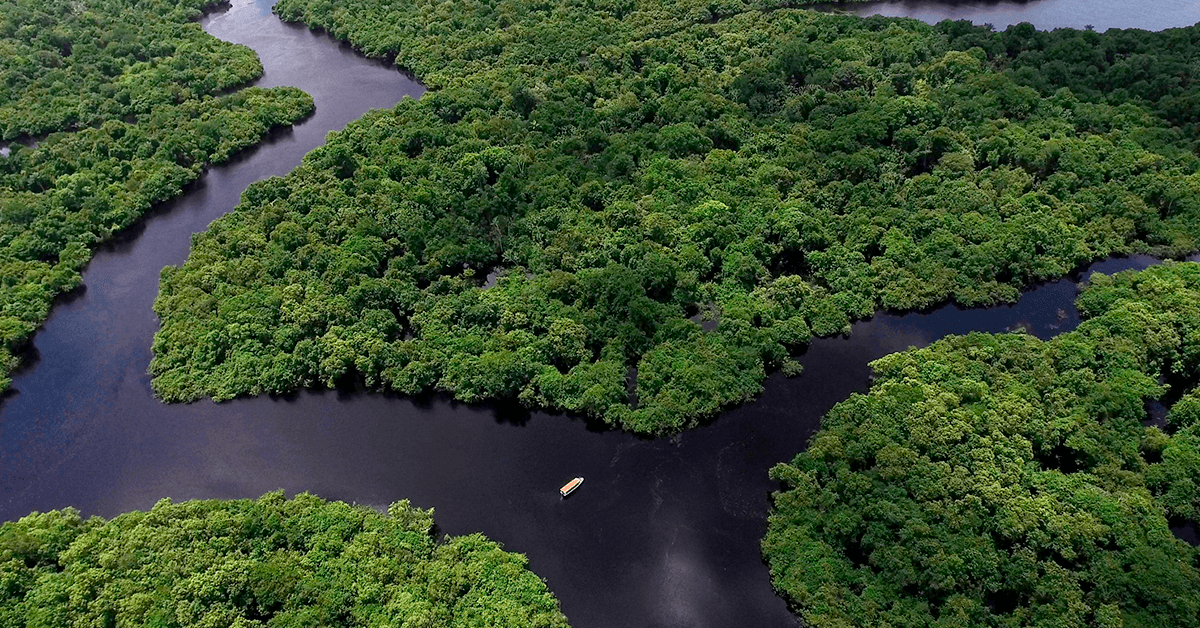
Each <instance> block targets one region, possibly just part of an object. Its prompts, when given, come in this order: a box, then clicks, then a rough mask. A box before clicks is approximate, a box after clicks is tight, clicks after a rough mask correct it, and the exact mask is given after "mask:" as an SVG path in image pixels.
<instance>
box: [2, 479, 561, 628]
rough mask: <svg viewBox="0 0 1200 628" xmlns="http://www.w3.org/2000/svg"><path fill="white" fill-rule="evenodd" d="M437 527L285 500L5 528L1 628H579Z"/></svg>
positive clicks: (44, 517) (421, 514) (523, 580)
mask: <svg viewBox="0 0 1200 628" xmlns="http://www.w3.org/2000/svg"><path fill="white" fill-rule="evenodd" d="M433 528H434V523H433V511H432V510H428V511H425V510H420V509H418V508H413V507H412V506H411V505H409V503H408V502H407V501H402V502H399V503H396V504H393V505H392V506H391V508H389V509H388V511H387V514H381V513H378V512H375V511H374V510H371V509H369V508H364V507H357V506H349V505H347V504H345V503H342V502H326V501H323V500H321V499H319V498H317V497H313V496H312V495H306V494H302V495H297V496H296V497H295V498H294V499H292V500H287V499H285V498H284V496H283V492H282V491H279V492H275V493H268V494H267V495H264V496H263V497H261V498H259V499H258V500H236V501H219V500H209V501H190V502H184V503H180V504H173V503H171V502H170V500H163V501H161V502H159V503H158V504H156V505H155V506H154V508H153V509H151V510H150V511H148V512H131V513H126V514H123V515H121V516H119V517H116V518H114V519H112V520H110V521H104V520H102V519H100V518H98V517H93V518H90V519H82V518H80V516H79V513H78V512H76V511H73V510H69V509H68V510H62V511H51V512H48V513H34V514H31V515H29V516H27V517H24V518H22V519H21V520H20V521H16V522H8V523H5V524H3V526H0V624H3V625H4V626H9V627H14V628H15V627H18V626H28V627H30V628H33V627H38V628H58V627H62V628H66V627H67V626H161V627H178V628H185V627H188V626H195V627H197V628H199V627H205V628H222V627H229V628H252V627H254V626H272V627H276V628H312V627H314V626H363V627H367V626H371V627H378V626H395V627H401V626H403V627H408V626H412V627H423V626H445V627H451V628H476V627H477V628H484V627H492V628H508V627H512V626H522V627H528V628H565V627H566V626H567V621H566V618H565V617H564V616H563V614H562V613H561V612H560V611H559V609H558V602H557V601H556V600H555V599H554V596H553V595H551V593H550V592H549V591H548V590H547V589H546V585H545V583H544V582H542V580H541V579H540V578H538V577H537V575H535V574H534V573H532V572H530V571H529V570H528V568H527V566H526V560H525V557H524V556H521V555H520V554H512V553H509V552H505V551H503V550H502V549H501V547H500V546H499V544H497V543H495V542H493V541H489V540H488V539H486V538H484V537H483V536H482V535H479V534H473V535H470V536H461V537H453V538H451V537H446V538H445V539H443V540H441V541H438V540H435V539H434V536H433Z"/></svg>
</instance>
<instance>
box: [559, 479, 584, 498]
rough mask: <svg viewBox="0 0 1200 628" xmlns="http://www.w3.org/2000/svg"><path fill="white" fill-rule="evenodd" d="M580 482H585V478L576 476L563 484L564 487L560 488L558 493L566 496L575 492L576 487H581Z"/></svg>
mask: <svg viewBox="0 0 1200 628" xmlns="http://www.w3.org/2000/svg"><path fill="white" fill-rule="evenodd" d="M580 484H583V478H575V479H574V480H571V481H570V482H567V483H566V484H563V487H562V488H560V489H558V494H559V495H562V496H563V497H566V496H567V495H570V494H571V493H572V492H574V491H575V489H577V488H579V485H580Z"/></svg>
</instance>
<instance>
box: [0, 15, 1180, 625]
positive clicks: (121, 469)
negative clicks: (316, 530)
mask: <svg viewBox="0 0 1200 628" xmlns="http://www.w3.org/2000/svg"><path fill="white" fill-rule="evenodd" d="M1068 4H1069V5H1070V6H1071V9H1070V10H1069V11H1068V10H1067V9H1066V6H1067V5H1068ZM1043 5H1045V7H1059V8H1058V9H1056V11H1058V13H1053V12H1051V13H1041V14H1038V13H1034V11H1035V10H1036V9H1038V7H1042V6H1043ZM269 6H270V0H237V1H235V2H234V3H233V4H232V5H231V6H228V7H226V8H224V9H222V10H218V11H217V12H215V13H212V14H209V15H208V16H206V17H205V18H204V20H203V22H202V23H203V25H204V27H205V29H206V30H208V31H209V32H210V33H212V34H214V35H216V36H217V37H220V38H222V39H226V40H229V41H234V42H238V43H244V44H247V45H249V46H250V47H252V48H253V49H254V50H255V51H256V52H258V54H259V56H260V57H261V58H262V61H263V65H264V66H265V68H266V73H265V75H264V77H263V78H262V79H261V80H260V81H259V82H258V84H260V85H265V86H271V85H294V86H296V87H299V88H301V89H303V90H305V91H307V92H309V93H310V94H312V95H313V96H314V98H315V99H316V112H315V114H314V115H313V116H311V117H309V118H308V119H306V120H305V121H303V122H302V123H301V124H298V125H297V126H296V127H295V128H294V129H292V130H290V131H287V132H283V133H278V134H275V135H273V136H272V137H271V138H270V140H269V141H267V142H265V143H264V144H262V145H260V146H259V147H257V148H255V149H253V150H250V151H247V152H246V153H245V154H244V155H242V156H241V157H240V158H239V159H238V160H236V161H234V162H232V163H229V164H226V165H224V166H220V167H216V168H212V169H210V170H209V172H208V173H207V174H206V175H205V176H204V177H203V178H202V179H201V180H200V181H199V182H198V183H197V184H196V185H195V186H193V187H192V188H191V189H190V191H189V192H188V193H187V194H185V195H184V196H183V197H181V198H180V199H178V200H176V201H174V202H172V203H169V204H167V205H166V206H164V207H163V208H162V209H161V210H160V211H157V212H155V213H154V214H153V215H152V216H150V217H148V218H147V219H146V220H144V221H143V223H142V225H141V226H139V227H137V228H135V229H133V230H131V231H130V232H129V233H128V234H127V235H126V236H125V237H123V238H121V240H120V241H118V242H116V243H114V244H112V245H110V246H108V247H105V248H104V249H102V250H100V251H98V252H97V254H96V256H95V259H94V260H93V261H92V263H91V265H90V266H89V267H88V268H87V270H86V272H85V273H84V282H85V284H86V288H85V289H83V290H80V291H77V292H76V293H73V294H72V295H70V298H68V299H65V300H63V301H61V302H60V303H58V304H57V305H56V306H55V308H54V310H53V312H52V314H51V317H50V319H49V321H48V322H47V323H46V325H45V326H44V328H43V329H42V330H41V331H39V332H38V334H37V335H36V337H35V338H34V341H33V348H32V349H31V356H30V357H29V359H28V365H27V367H26V368H24V369H23V370H22V371H21V372H19V373H18V374H17V375H16V377H15V378H14V386H13V388H14V390H15V392H12V393H10V394H9V395H8V396H6V398H4V399H3V401H0V520H9V519H15V518H18V517H20V516H22V515H24V514H26V513H28V512H30V511H33V510H40V511H44V510H49V509H54V508H62V507H66V506H74V507H76V508H78V509H79V510H81V511H82V512H83V513H84V514H85V515H91V514H97V515H101V516H105V517H111V516H114V515H116V514H119V513H121V512H124V511H127V510H132V509H145V508H149V507H151V506H153V504H154V503H155V502H156V501H158V500H159V499H160V498H163V497H170V498H172V499H174V500H177V501H179V500H186V499H195V498H241V497H257V496H259V495H261V494H262V493H265V492H267V491H271V490H275V489H279V488H282V489H284V490H285V491H286V492H287V493H288V494H289V495H291V494H294V493H297V492H302V491H308V492H312V493H315V494H317V495H320V496H322V497H324V498H328V499H340V500H346V501H349V502H356V503H359V504H366V505H370V506H373V507H378V508H384V507H386V506H387V505H388V504H389V503H391V502H394V501H397V500H400V499H405V498H407V499H410V500H411V501H412V502H413V503H414V504H415V505H417V506H420V507H424V508H431V507H432V508H435V509H436V513H435V517H436V520H437V523H438V526H439V532H440V533H445V534H453V535H457V534H466V533H471V532H482V533H484V534H486V535H487V536H489V537H490V538H493V539H495V540H497V541H500V542H502V543H503V544H504V545H505V547H506V548H507V549H509V550H512V551H516V552H521V553H524V554H525V555H527V556H528V558H529V563H530V567H531V568H532V569H533V570H534V571H536V572H537V573H538V574H539V575H541V576H542V577H543V578H545V580H546V581H547V583H548V584H549V586H550V588H551V589H552V590H553V591H554V593H555V595H556V596H557V597H558V598H559V600H560V601H561V603H562V608H563V611H564V612H565V613H566V614H567V617H568V618H569V619H570V620H571V623H572V624H573V625H574V626H576V627H578V628H601V627H606V628H607V627H621V626H637V627H668V626H689V627H727V626H751V627H756V626H790V625H798V620H797V619H796V618H795V617H794V616H793V615H792V614H791V613H790V612H789V611H788V609H787V606H786V604H785V603H784V601H783V600H782V599H780V598H779V597H777V596H776V595H775V593H774V591H773V590H772V588H771V584H770V579H769V575H768V572H767V568H766V567H765V566H764V564H763V563H762V559H761V554H760V551H759V540H760V539H761V538H762V536H763V534H764V532H765V530H766V515H767V511H768V507H769V498H770V492H771V491H772V490H775V489H776V488H778V487H777V486H776V485H774V483H772V482H771V481H770V479H769V478H768V477H767V471H768V469H770V467H771V466H773V465H774V464H776V463H778V462H781V461H785V460H788V459H790V458H791V457H792V456H793V455H795V454H796V453H797V452H798V451H800V450H801V449H803V447H804V446H805V444H806V442H807V440H808V438H809V437H810V435H811V434H812V433H813V432H814V431H815V430H816V429H817V427H818V425H819V421H820V418H821V416H822V415H823V414H825V413H826V412H827V411H828V410H829V408H830V407H832V406H833V405H834V404H835V403H837V402H838V401H841V400H843V399H845V398H846V397H848V396H849V395H850V394H852V393H853V392H856V391H865V390H866V389H867V386H868V385H869V381H870V375H871V371H870V367H869V366H868V363H869V362H870V361H871V360H874V359H876V358H879V357H881V356H883V355H886V354H888V353H892V352H895V351H901V350H904V349H906V348H908V347H910V346H923V345H926V344H929V343H930V342H933V341H935V340H937V339H938V338H941V337H943V336H946V335H947V334H962V333H967V332H970V331H985V332H1002V331H1006V330H1015V329H1018V328H1023V329H1025V330H1026V331H1028V332H1029V333H1032V334H1035V335H1037V336H1039V337H1041V338H1050V337H1052V336H1054V335H1056V334H1059V333H1062V332H1064V331H1067V330H1070V329H1072V328H1074V327H1075V326H1076V325H1077V324H1078V322H1079V319H1078V314H1077V312H1076V310H1075V308H1074V306H1073V300H1074V298H1075V296H1076V294H1077V290H1078V283H1079V282H1080V281H1081V280H1085V279H1086V277H1087V276H1088V274H1089V273H1091V272H1094V271H1097V270H1099V271H1103V272H1106V273H1111V272H1116V271H1119V270H1123V269H1129V268H1143V267H1146V266H1148V265H1150V264H1152V263H1155V261H1156V260H1154V259H1153V258H1149V257H1131V258H1122V259H1111V260H1106V261H1102V262H1098V263H1096V264H1093V265H1091V266H1090V267H1088V268H1087V269H1085V270H1083V271H1081V272H1079V273H1076V274H1075V275H1073V276H1071V277H1068V278H1065V279H1062V280H1060V281H1056V282H1052V283H1046V284H1042V285H1039V286H1035V287H1033V288H1032V289H1030V290H1028V291H1026V292H1025V293H1024V295H1023V297H1022V298H1021V300H1020V301H1019V302H1018V303H1016V304H1013V305H1007V306H1001V307H993V308H988V309H972V310H966V309H962V308H959V307H955V306H952V305H951V306H944V307H941V308H937V309H935V310H932V311H927V312H918V313H909V314H903V315H893V314H880V315H877V316H875V317H874V318H872V319H871V320H868V321H863V322H859V323H857V324H855V325H854V328H853V332H852V333H851V335H850V336H849V337H846V338H828V339H821V340H818V341H816V342H814V343H813V344H812V345H811V346H810V347H809V349H808V350H807V351H806V352H805V354H804V355H803V356H801V357H800V358H799V361H800V362H801V363H802V364H803V366H804V374H803V375H801V376H800V377H797V378H794V379H785V378H782V377H780V376H778V375H776V376H774V377H772V378H770V380H768V381H767V382H766V385H765V387H766V390H765V392H764V393H763V394H762V395H761V396H760V398H759V399H758V400H756V401H754V402H753V403H750V404H747V405H744V406H742V407H739V408H736V409H733V410H730V411H728V412H725V413H723V414H722V415H721V416H720V417H719V418H717V419H716V420H715V421H713V422H711V423H709V424H708V425H706V426H704V427H701V428H699V429H696V430H693V431H690V432H687V433H685V434H683V435H680V436H677V437H673V438H663V439H644V438H639V437H636V436H632V435H629V434H626V433H622V432H619V431H612V430H603V429H601V428H600V427H599V426H596V425H593V424H589V423H587V422H585V421H582V420H580V419H575V418H571V417H567V416H562V415H549V414H545V413H539V412H534V413H527V412H524V411H522V410H521V409H519V408H511V407H500V406H495V405H492V406H473V405H465V404H459V403H455V402H453V401H451V400H448V399H445V398H442V397H431V398H423V399H412V398H402V397H396V396H390V395H379V394H369V393H365V392H354V391H324V392H303V393H300V394H297V395H295V396H292V397H288V398H271V397H260V398H253V399H241V400H236V401H232V402H226V403H221V404H214V403H212V402H209V401H201V402H196V403H192V404H187V405H164V404H162V403H160V402H159V401H158V400H157V399H155V397H154V396H153V394H152V393H151V390H150V383H149V377H148V375H147V374H146V367H147V365H148V364H149V362H150V357H151V354H150V346H151V339H152V337H153V334H154V332H155V331H156V330H157V329H158V321H157V319H156V318H155V316H154V313H153V311H152V310H151V304H152V303H153V300H154V297H155V295H156V293H157V289H158V276H159V271H160V269H161V268H162V267H163V266H166V265H168V264H179V263H182V262H183V261H184V259H185V258H186V256H187V251H188V244H189V238H190V235H191V234H192V233H195V232H198V231H201V230H203V229H204V228H205V227H206V226H207V225H208V223H210V222H211V221H212V220H214V219H215V218H217V217H219V216H220V215H222V214H223V213H226V212H228V211H230V210H231V209H232V208H233V207H234V206H235V205H236V203H237V201H238V198H239V195H240V194H241V192H242V190H244V189H245V187H246V186H247V185H248V184H249V183H251V182H252V181H255V180H258V179H262V178H265V177H268V176H272V175H282V174H285V173H287V172H288V171H289V170H291V169H292V168H293V167H295V166H296V165H297V164H298V163H299V162H300V159H301V158H302V156H303V155H304V154H305V153H306V152H308V151H309V150H311V149H313V148H315V147H317V146H318V145H320V144H321V143H323V141H324V137H325V134H326V133H327V132H328V131H330V130H335V129H338V128H341V127H342V126H344V125H345V124H346V123H347V122H349V121H351V120H353V119H355V118H357V117H359V116H360V115H362V114H363V113H364V112H366V111H367V110H368V109H370V108H376V107H390V106H392V105H394V104H395V103H396V102H398V101H399V100H400V99H402V98H404V97H406V96H412V97H419V96H420V94H421V93H422V91H423V88H422V87H421V86H420V85H419V84H417V83H416V82H414V81H412V80H410V79H408V78H406V77H405V76H404V75H403V74H401V73H400V72H398V71H396V70H395V69H394V68H390V67H388V66H387V65H385V64H383V63H381V62H376V61H371V60H368V59H365V58H363V57H361V56H358V55H357V54H355V53H354V52H353V51H352V50H350V49H349V48H348V47H347V46H345V45H340V44H338V43H337V42H335V41H333V40H332V39H330V38H328V37H327V36H324V35H319V34H314V33H311V32H309V31H308V30H307V29H305V28H304V27H302V26H296V25H287V24H284V23H282V22H281V21H279V20H278V18H276V17H274V16H273V15H272V14H271V13H270V10H269ZM909 6H911V7H914V8H913V13H912V14H913V15H915V16H917V17H921V18H922V19H925V18H926V17H927V16H933V17H932V18H930V19H938V17H941V16H942V14H941V13H937V12H936V11H934V9H932V8H931V7H934V6H943V7H944V11H945V12H948V13H949V14H947V15H945V17H954V18H968V19H972V20H975V21H977V22H980V23H982V22H991V23H993V24H996V25H997V26H998V27H1001V25H1002V24H1005V23H1006V20H1012V21H1021V20H1030V21H1034V23H1035V24H1036V25H1038V26H1044V27H1055V26H1074V25H1075V23H1074V22H1064V23H1060V22H1057V21H1049V22H1046V23H1039V22H1038V21H1036V19H1035V17H1036V16H1037V15H1062V16H1065V17H1063V18H1062V19H1063V20H1066V19H1067V18H1068V17H1069V18H1070V19H1071V20H1075V19H1077V18H1078V19H1080V20H1085V22H1084V23H1083V24H1080V25H1081V26H1082V25H1084V24H1089V23H1090V24H1093V25H1094V26H1095V27H1097V28H1105V27H1108V26H1120V25H1130V26H1142V27H1147V28H1159V27H1165V26H1184V25H1187V24H1191V23H1193V22H1195V21H1197V20H1200V3H1197V2H1180V1H1176V0H1170V1H1163V2H1147V3H1142V4H1139V5H1137V6H1136V7H1133V6H1129V5H1123V6H1121V5H1118V4H1117V3H1116V2H1113V1H1111V0H1088V1H1078V0H1076V1H1073V2H1069V1H1068V0H1042V2H1030V3H990V4H955V5H952V6H949V5H933V4H931V3H926V2H921V3H914V4H909V3H888V4H881V5H870V6H868V7H866V8H861V10H863V11H871V10H875V9H880V8H881V7H882V8H886V10H887V11H891V12H893V13H896V12H901V11H902V10H903V7H909ZM969 7H976V9H970V8H969ZM1118 8H1120V9H1121V11H1120V14H1118V13H1116V11H1117V9H1118ZM881 10H882V9H881ZM1049 10H1050V9H1049V8H1047V9H1046V11H1049ZM1089 12H1091V13H1089ZM1067 14H1071V15H1067ZM1121 14H1123V15H1127V16H1128V20H1129V21H1128V22H1127V23H1126V22H1121V20H1120V19H1118V18H1119V17H1120V15H1121ZM1148 14H1153V15H1150V16H1148ZM998 15H999V16H1008V17H996V16H998ZM1105 16H1109V17H1105ZM1150 18H1153V19H1150ZM1037 19H1041V18H1037ZM1047 19H1050V18H1047ZM1055 19H1058V18H1055ZM1105 20H1108V21H1105ZM577 475H582V476H584V477H586V478H587V481H586V482H585V484H584V485H583V487H582V488H581V489H580V490H579V491H578V492H576V493H575V494H574V495H573V496H572V497H571V498H569V499H566V500H563V499H561V498H560V497H559V495H558V491H557V489H558V487H559V486H561V485H562V484H563V483H564V482H565V481H566V480H568V479H570V478H572V477H574V476H577Z"/></svg>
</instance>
